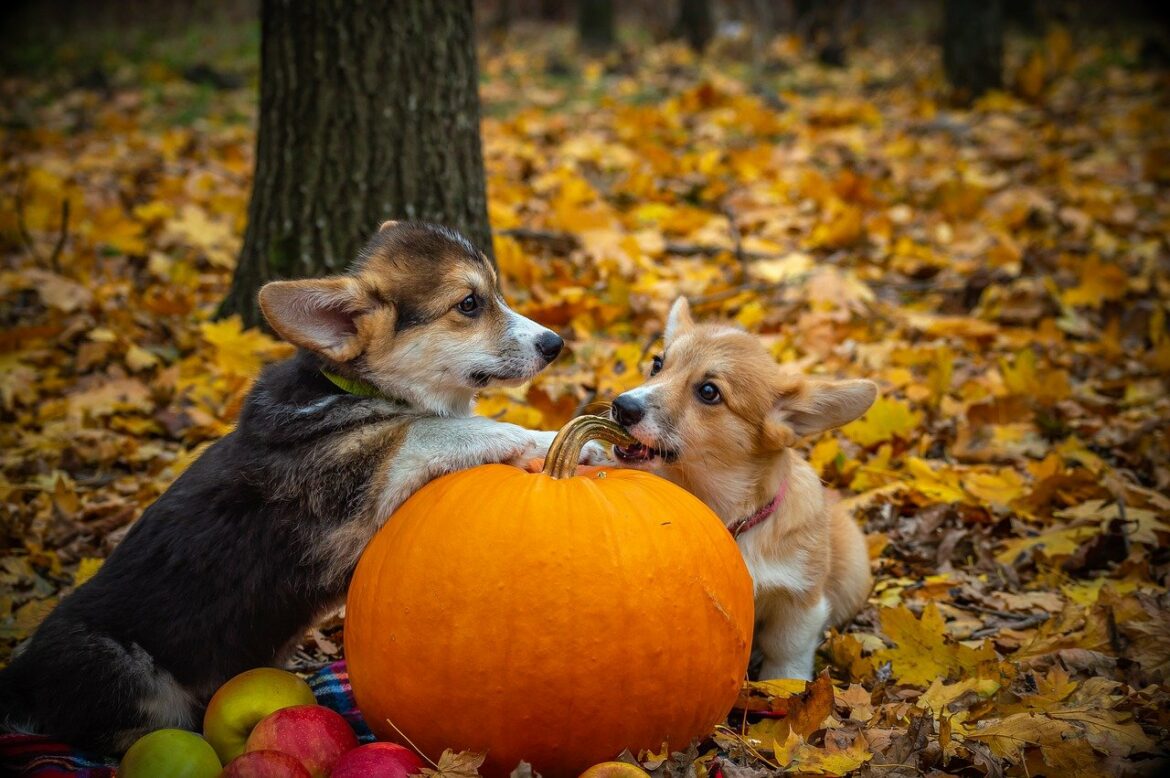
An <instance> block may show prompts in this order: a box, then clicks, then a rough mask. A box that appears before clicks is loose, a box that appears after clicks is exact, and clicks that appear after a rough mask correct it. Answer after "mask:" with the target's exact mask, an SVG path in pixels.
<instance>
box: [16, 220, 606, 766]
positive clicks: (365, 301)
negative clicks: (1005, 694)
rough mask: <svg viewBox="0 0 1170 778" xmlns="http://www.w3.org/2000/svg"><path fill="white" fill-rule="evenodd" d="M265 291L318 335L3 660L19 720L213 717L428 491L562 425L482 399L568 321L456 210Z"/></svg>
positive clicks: (91, 743) (539, 353) (291, 320)
mask: <svg viewBox="0 0 1170 778" xmlns="http://www.w3.org/2000/svg"><path fill="white" fill-rule="evenodd" d="M260 303H261V307H262V309H263V311H264V315H265V316H266V317H267V319H268V321H269V322H270V323H271V325H272V327H273V329H275V330H276V331H277V332H278V333H279V334H281V335H282V336H283V337H284V338H286V339H287V340H289V341H291V342H292V343H294V344H296V345H297V346H299V347H300V348H299V351H298V353H297V354H296V356H294V357H292V358H291V359H289V360H287V361H284V362H281V363H279V364H276V365H273V366H271V367H269V368H268V369H267V370H265V371H264V373H263V375H262V376H261V377H260V379H259V380H258V381H257V382H256V385H255V386H254V388H253V389H252V391H251V392H250V394H249V395H248V398H247V401H246V403H245V405H244V408H243V411H242V413H241V414H240V419H239V425H238V427H237V428H236V429H235V430H234V431H233V432H232V433H231V434H229V435H227V436H226V437H224V438H223V439H222V440H220V441H218V442H217V443H216V444H215V445H213V446H211V447H210V448H209V449H208V450H207V451H206V452H205V453H204V454H203V455H202V456H201V457H200V458H199V459H198V460H197V461H196V462H195V463H194V464H192V465H191V467H190V468H189V469H188V470H187V471H186V472H184V473H183V475H182V476H180V477H179V478H178V480H176V481H175V483H174V484H172V486H171V487H170V488H169V489H168V490H167V491H166V493H165V494H163V495H162V496H161V497H160V498H159V499H158V500H157V501H156V502H155V503H154V504H153V505H151V506H150V507H149V508H147V510H146V511H145V513H143V515H142V517H141V518H140V519H139V520H138V521H137V523H136V524H135V525H134V526H133V527H132V528H131V530H130V532H128V533H127V535H126V538H125V540H123V541H122V543H121V545H119V546H118V548H117V549H116V550H115V551H114V552H113V553H112V554H111V555H110V557H109V559H108V560H107V561H106V563H105V564H104V565H103V566H102V568H101V570H100V571H99V572H98V574H97V575H96V576H95V577H94V578H93V579H92V580H90V581H89V582H88V583H86V584H84V585H83V586H81V587H80V588H79V589H78V590H77V591H76V592H74V593H73V594H71V595H70V596H68V597H66V598H65V599H64V600H63V601H62V602H61V604H60V605H59V606H58V607H57V608H56V609H55V610H54V611H53V612H52V613H51V614H50V615H49V617H48V618H47V619H46V620H45V622H44V623H43V624H42V625H41V627H40V629H39V630H38V631H37V632H36V634H35V635H34V636H33V638H32V639H31V641H30V642H29V643H28V644H26V646H25V647H24V648H23V650H21V651H20V652H19V653H18V654H17V655H16V656H15V657H14V658H13V660H12V663H11V665H10V666H9V667H8V668H7V669H5V670H4V671H3V672H2V673H0V725H3V728H6V729H10V730H17V731H24V732H36V733H42V734H48V735H52V736H55V737H58V738H63V739H65V740H66V741H68V742H70V743H73V744H75V745H81V746H87V747H90V748H96V749H99V750H104V751H119V750H124V749H125V748H126V747H127V746H128V745H129V744H130V743H132V742H133V741H134V740H135V739H136V738H137V737H138V736H140V735H141V734H143V733H144V732H146V731H149V730H153V729H157V728H161V727H186V728H192V727H196V726H197V725H198V723H199V721H200V716H201V715H202V709H203V707H204V705H205V704H206V702H207V700H208V698H209V697H210V696H211V694H212V693H213V692H214V691H215V690H216V688H217V687H218V686H219V685H220V684H222V683H223V682H224V681H226V680H227V679H228V678H230V677H232V676H233V675H235V674H236V673H239V672H241V671H243V670H245V669H248V668H251V667H258V666H264V665H273V664H279V663H280V661H281V659H282V656H283V655H284V654H285V653H286V651H287V650H288V649H289V648H291V647H292V646H293V645H295V642H296V641H297V639H298V637H299V636H300V635H301V634H302V632H303V631H304V629H305V628H306V627H307V626H309V625H310V624H312V623H313V621H314V620H315V619H317V618H318V617H319V616H321V615H322V614H324V613H326V612H327V611H329V610H330V609H332V608H334V607H336V606H337V605H338V604H339V602H340V601H341V599H342V598H343V597H344V594H345V590H346V586H347V584H348V582H349V578H350V576H351V574H352V572H353V569H354V566H355V565H356V564H357V559H358V555H359V554H360V553H361V551H362V549H363V547H364V546H365V544H366V542H367V541H368V540H369V539H370V537H371V536H372V535H373V533H374V532H375V530H377V529H378V527H379V526H380V525H381V524H382V523H383V522H385V521H386V519H387V517H389V516H390V514H391V513H392V512H393V511H394V509H395V508H396V507H397V506H398V505H400V504H401V503H402V502H403V501H404V500H405V499H406V498H407V497H409V496H410V495H411V494H412V493H413V492H414V491H415V490H417V489H418V488H419V487H421V486H422V485H423V484H425V483H427V482H428V481H430V480H431V479H433V478H435V477H436V476H439V475H442V474H444V473H447V472H451V471H455V470H460V469H463V468H467V467H472V466H475V465H480V464H483V463H487V462H512V461H515V462H523V461H527V459H529V458H530V457H533V456H540V455H542V454H543V453H544V452H545V451H546V450H547V447H548V444H549V443H550V442H551V439H552V435H553V433H551V432H534V431H531V430H527V429H523V428H521V427H518V426H516V425H513V424H503V423H498V422H495V421H491V420H489V419H486V418H482V417H477V416H473V415H472V413H471V405H472V400H473V398H474V395H475V392H476V390H478V389H480V388H482V387H484V386H487V385H489V384H494V383H518V382H522V381H525V380H527V379H529V378H531V377H533V376H534V375H535V374H536V373H537V372H539V371H540V370H541V369H542V368H544V367H545V366H546V365H547V364H548V363H549V362H551V361H552V360H553V359H554V358H555V357H556V356H557V354H558V353H559V352H560V350H561V346H562V341H561V339H560V338H559V337H558V336H557V335H556V334H555V333H553V332H552V331H550V330H548V329H545V328H544V327H542V326H540V325H538V324H536V323H535V322H532V321H530V320H528V319H526V318H524V317H522V316H520V315H518V314H516V313H514V312H513V311H512V310H510V309H509V308H508V306H507V305H506V304H505V303H504V300H503V298H502V296H501V294H500V289H499V283H498V280H497V277H496V273H495V272H494V270H493V268H492V266H491V264H490V263H489V262H488V261H487V260H486V259H485V258H484V256H483V255H482V254H481V253H480V252H478V251H476V250H475V248H474V247H473V246H472V245H471V244H470V243H469V242H468V241H467V240H466V239H465V238H464V237H463V236H461V235H459V234H458V233H456V232H454V231H452V230H449V229H446V228H443V227H437V226H433V225H426V224H397V223H394V222H387V223H386V224H384V225H383V226H382V229H380V230H379V231H378V233H377V234H376V235H375V236H374V238H373V239H372V240H371V241H370V243H369V245H368V246H367V247H366V249H365V250H364V252H363V254H362V256H361V257H360V258H359V260H358V262H357V263H356V265H355V268H354V269H353V270H352V271H351V272H350V273H349V274H347V275H343V276H336V277H331V278H323V279H315V280H304V281H277V282H273V283H270V284H268V285H266V286H265V287H264V288H263V289H262V290H261V292H260ZM599 453H600V449H599V448H596V447H595V448H593V449H591V450H590V452H589V454H588V456H590V457H596V456H597V455H598V454H599ZM470 507H471V506H469V508H470Z"/></svg>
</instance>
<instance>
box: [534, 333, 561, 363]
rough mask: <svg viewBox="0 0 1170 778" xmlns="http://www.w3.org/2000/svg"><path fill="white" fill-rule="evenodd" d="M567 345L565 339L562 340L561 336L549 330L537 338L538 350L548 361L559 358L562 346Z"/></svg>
mask: <svg viewBox="0 0 1170 778" xmlns="http://www.w3.org/2000/svg"><path fill="white" fill-rule="evenodd" d="M564 345H565V341H563V340H561V336H560V335H558V334H556V333H555V332H553V331H552V330H549V331H548V332H546V333H544V334H543V335H541V336H540V337H539V338H537V339H536V350H537V351H539V352H540V355H541V356H542V357H544V359H545V361H546V362H552V361H553V360H554V359H556V358H557V354H559V353H561V347H562V346H564Z"/></svg>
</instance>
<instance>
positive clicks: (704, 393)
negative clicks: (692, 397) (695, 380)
mask: <svg viewBox="0 0 1170 778" xmlns="http://www.w3.org/2000/svg"><path fill="white" fill-rule="evenodd" d="M695 394H697V395H698V396H699V400H701V401H702V402H705V403H707V404H708V405H716V404H717V403H718V402H719V401H720V400H722V399H723V395H721V394H719V387H717V386H715V384H713V383H711V382H710V381H708V382H707V383H705V384H699V388H698V389H696V390H695Z"/></svg>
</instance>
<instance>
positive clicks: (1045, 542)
mask: <svg viewBox="0 0 1170 778" xmlns="http://www.w3.org/2000/svg"><path fill="white" fill-rule="evenodd" d="M1098 531H1099V530H1098V528H1097V527H1059V528H1057V529H1052V530H1049V531H1047V532H1043V533H1041V534H1039V535H1033V536H1030V537H1022V538H1013V539H1011V540H1006V541H1004V543H1003V546H1002V547H1001V550H1000V551H999V553H997V554H996V555H995V558H996V560H997V561H999V562H1000V563H1002V564H1005V565H1010V564H1011V563H1012V562H1014V561H1015V560H1016V558H1017V557H1019V555H1020V554H1021V553H1022V552H1024V551H1026V550H1028V549H1030V548H1033V547H1037V546H1038V547H1039V548H1040V550H1041V551H1042V552H1043V554H1044V556H1046V557H1047V558H1049V559H1056V558H1058V557H1066V556H1068V555H1070V554H1072V553H1073V552H1074V551H1076V550H1077V549H1078V548H1079V547H1080V545H1081V544H1082V543H1084V542H1085V541H1086V540H1088V539H1089V538H1091V537H1092V536H1093V535H1096V534H1097V533H1098Z"/></svg>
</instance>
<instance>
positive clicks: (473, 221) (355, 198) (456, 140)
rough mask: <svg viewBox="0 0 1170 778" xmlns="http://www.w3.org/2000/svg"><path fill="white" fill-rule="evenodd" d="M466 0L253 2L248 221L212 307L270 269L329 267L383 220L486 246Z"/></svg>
mask: <svg viewBox="0 0 1170 778" xmlns="http://www.w3.org/2000/svg"><path fill="white" fill-rule="evenodd" d="M477 86H478V85H477V76H476V60H475V38H474V26H473V19H472V3H471V0H458V2H456V1H454V0H263V2H262V5H261V48H260V120H259V124H260V126H259V131H258V137H257V144H256V170H255V178H254V180H253V183H252V200H251V203H250V205H249V207H248V228H247V231H246V233H245V236H244V247H243V250H242V251H241V253H240V258H239V264H238V266H237V268H236V272H235V276H234V277H233V279H232V286H231V290H230V291H229V292H228V296H227V299H225V300H224V303H223V305H222V306H221V308H220V315H230V314H233V313H238V314H240V315H241V317H242V318H243V320H244V322H245V324H248V325H254V324H257V323H261V316H260V313H259V309H258V306H257V304H256V292H257V290H258V289H259V288H260V286H261V285H262V284H264V283H265V282H266V281H268V280H270V279H273V278H295V277H301V276H315V275H322V274H328V273H338V272H342V271H344V270H345V268H346V267H347V266H348V265H349V264H350V262H351V261H353V259H354V258H355V257H356V256H357V253H358V250H359V249H360V248H361V246H362V244H363V243H364V242H365V241H366V239H368V237H369V236H370V235H371V234H372V233H373V232H374V230H376V229H377V228H378V225H379V224H381V222H382V221H384V220H386V219H412V220H420V221H433V222H440V223H443V224H447V225H450V226H452V227H455V228H456V229H458V230H460V231H462V232H463V233H465V234H466V235H467V236H468V237H469V238H471V240H472V241H473V242H474V243H475V244H476V245H478V246H479V247H480V248H482V249H483V250H484V251H485V252H487V254H488V256H491V255H492V254H491V231H490V228H489V226H488V219H487V195H486V191H485V186H484V172H483V154H482V151H481V148H480V138H479V93H478V91H477Z"/></svg>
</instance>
